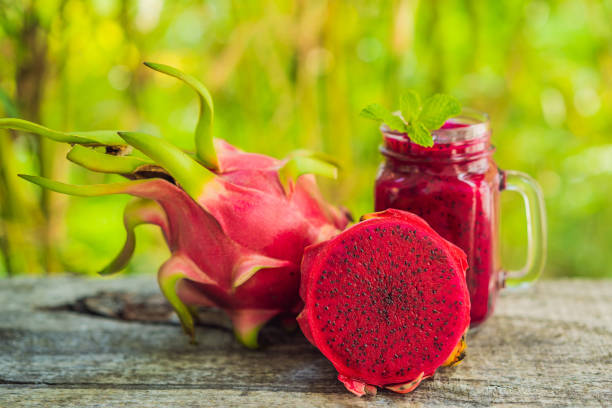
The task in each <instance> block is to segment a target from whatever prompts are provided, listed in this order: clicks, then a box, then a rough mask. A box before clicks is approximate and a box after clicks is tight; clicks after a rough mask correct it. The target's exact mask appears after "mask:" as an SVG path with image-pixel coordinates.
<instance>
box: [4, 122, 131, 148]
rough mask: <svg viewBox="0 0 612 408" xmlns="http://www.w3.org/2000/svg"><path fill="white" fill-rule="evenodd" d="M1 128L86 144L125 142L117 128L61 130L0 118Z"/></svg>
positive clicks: (100, 144) (110, 144) (112, 144)
mask: <svg viewBox="0 0 612 408" xmlns="http://www.w3.org/2000/svg"><path fill="white" fill-rule="evenodd" d="M0 128H3V129H13V130H20V131H22V132H30V133H34V134H36V135H39V136H44V137H46V138H49V139H51V140H55V141H56V142H64V143H72V144H80V145H86V146H123V145H125V142H124V141H123V140H122V139H121V138H120V137H119V136H118V135H117V131H116V130H93V131H85V132H60V131H58V130H53V129H49V128H47V127H44V126H41V125H38V124H36V123H32V122H30V121H27V120H23V119H15V118H0Z"/></svg>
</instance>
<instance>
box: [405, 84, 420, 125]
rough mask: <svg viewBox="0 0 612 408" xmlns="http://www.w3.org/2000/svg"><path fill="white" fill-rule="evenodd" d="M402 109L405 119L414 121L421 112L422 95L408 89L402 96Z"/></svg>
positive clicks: (409, 121) (410, 121)
mask: <svg viewBox="0 0 612 408" xmlns="http://www.w3.org/2000/svg"><path fill="white" fill-rule="evenodd" d="M400 110H401V111H402V116H403V117H404V120H405V121H406V122H408V123H412V121H413V120H415V119H416V118H418V117H419V114H420V113H421V97H420V96H419V94H418V93H416V92H415V91H408V92H407V93H405V94H404V95H402V96H401V97H400Z"/></svg>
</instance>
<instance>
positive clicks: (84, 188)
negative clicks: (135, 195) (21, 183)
mask: <svg viewBox="0 0 612 408" xmlns="http://www.w3.org/2000/svg"><path fill="white" fill-rule="evenodd" d="M19 177H21V178H23V179H25V180H27V181H29V182H31V183H34V184H36V185H39V186H41V187H44V188H48V189H49V190H53V191H56V192H58V193H62V194H68V195H73V196H79V197H97V196H103V195H110V194H129V192H128V190H129V189H130V187H134V186H136V185H138V184H142V183H147V182H150V181H151V180H150V179H142V180H132V181H124V182H119V183H111V184H89V185H76V184H66V183H62V182H59V181H55V180H50V179H48V178H45V177H39V176H30V175H27V174H19Z"/></svg>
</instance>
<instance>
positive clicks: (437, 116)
mask: <svg viewBox="0 0 612 408" xmlns="http://www.w3.org/2000/svg"><path fill="white" fill-rule="evenodd" d="M460 112H461V104H460V103H459V101H458V100H457V99H456V98H455V97H453V96H451V95H445V94H435V95H432V96H430V97H429V98H427V99H426V100H425V102H424V103H423V110H422V111H421V114H420V115H419V121H420V122H422V123H423V124H424V125H425V127H426V128H427V129H429V130H436V129H439V128H440V127H441V126H442V125H443V124H444V122H446V120H447V119H448V118H450V117H452V116H455V115H458V114H459V113H460Z"/></svg>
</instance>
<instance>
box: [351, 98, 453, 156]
mask: <svg viewBox="0 0 612 408" xmlns="http://www.w3.org/2000/svg"><path fill="white" fill-rule="evenodd" d="M400 110H401V112H402V118H403V119H404V120H402V118H400V117H398V116H396V115H394V114H393V113H391V112H390V111H389V110H388V109H386V108H384V107H382V106H380V105H379V104H377V103H374V104H372V105H369V106H368V107H366V108H365V109H363V110H362V111H361V116H363V117H364V118H368V119H372V120H376V121H379V122H384V123H385V124H386V125H387V126H389V128H391V129H393V130H396V131H399V132H402V133H406V134H407V135H408V137H409V138H410V140H412V142H414V143H415V144H418V145H420V146H424V147H431V146H433V145H434V142H433V136H432V135H431V132H432V131H433V130H436V129H439V128H440V127H441V126H442V125H443V124H444V122H446V120H447V119H448V118H450V117H452V116H455V115H458V114H459V113H460V112H461V105H460V104H459V101H457V99H455V98H454V97H452V96H450V95H444V94H435V95H433V96H430V97H429V98H427V99H426V100H425V102H423V103H422V104H421V98H420V96H419V94H418V93H416V92H415V91H408V92H406V93H405V94H404V95H402V96H401V97H400ZM404 121H405V122H404Z"/></svg>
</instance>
